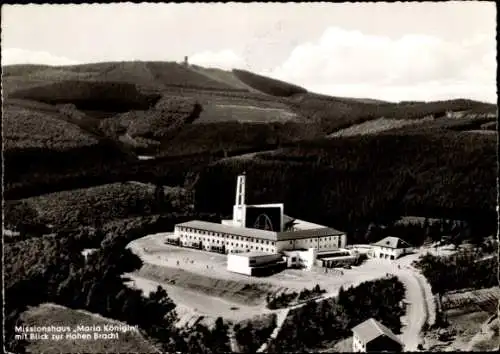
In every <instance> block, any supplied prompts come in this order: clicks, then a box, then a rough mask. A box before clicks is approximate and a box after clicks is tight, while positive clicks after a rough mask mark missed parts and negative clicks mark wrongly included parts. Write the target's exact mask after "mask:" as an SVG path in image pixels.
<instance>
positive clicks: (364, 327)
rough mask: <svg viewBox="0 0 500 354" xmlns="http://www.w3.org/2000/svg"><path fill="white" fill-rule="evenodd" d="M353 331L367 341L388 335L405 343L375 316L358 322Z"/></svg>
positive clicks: (396, 340)
mask: <svg viewBox="0 0 500 354" xmlns="http://www.w3.org/2000/svg"><path fill="white" fill-rule="evenodd" d="M352 332H353V333H355V334H356V335H357V336H358V338H359V339H361V340H362V341H364V342H365V343H368V342H371V341H372V340H374V339H375V338H378V337H380V336H386V337H389V338H390V339H392V340H393V341H395V342H398V343H399V344H401V345H403V343H402V342H401V340H400V339H399V338H398V337H397V336H396V335H395V334H394V333H393V332H392V331H391V330H390V329H389V328H387V327H386V326H384V325H383V324H382V323H380V322H378V321H376V320H375V319H374V318H370V319H368V320H366V321H365V322H362V323H360V324H358V325H357V326H356V327H354V328H353V329H352Z"/></svg>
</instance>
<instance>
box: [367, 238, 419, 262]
mask: <svg viewBox="0 0 500 354" xmlns="http://www.w3.org/2000/svg"><path fill="white" fill-rule="evenodd" d="M371 246H372V250H371V255H372V256H373V257H375V258H384V259H397V258H399V257H401V256H403V255H405V254H408V253H411V252H412V251H413V249H414V248H413V246H412V245H410V244H409V243H408V242H406V241H404V240H401V239H400V238H398V237H392V236H389V237H386V238H383V239H382V240H380V241H378V242H375V243H372V245H371Z"/></svg>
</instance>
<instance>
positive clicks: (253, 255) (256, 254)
mask: <svg viewBox="0 0 500 354" xmlns="http://www.w3.org/2000/svg"><path fill="white" fill-rule="evenodd" d="M230 255H231V256H244V257H249V258H258V257H269V256H276V257H278V256H280V255H279V254H274V253H265V252H256V251H253V252H242V253H231V254H230Z"/></svg>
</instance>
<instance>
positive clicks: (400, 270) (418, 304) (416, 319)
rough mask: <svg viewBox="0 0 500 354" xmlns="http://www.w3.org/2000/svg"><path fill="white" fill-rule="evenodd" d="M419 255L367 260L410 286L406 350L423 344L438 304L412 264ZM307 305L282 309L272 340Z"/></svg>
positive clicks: (404, 330)
mask: <svg viewBox="0 0 500 354" xmlns="http://www.w3.org/2000/svg"><path fill="white" fill-rule="evenodd" d="M419 256H420V253H417V254H413V255H409V256H406V257H403V258H401V259H399V260H397V261H393V262H391V261H387V260H378V259H369V260H368V261H367V263H369V266H370V268H371V269H372V271H374V272H377V273H379V274H380V277H383V276H385V275H386V274H387V273H389V274H393V275H395V276H397V277H398V279H399V280H400V281H401V283H402V284H403V285H404V287H405V289H406V291H405V302H406V304H407V307H406V314H405V316H404V317H403V319H402V322H403V328H402V333H401V335H399V337H400V338H401V340H402V341H403V343H404V345H405V351H417V349H418V345H419V344H420V343H422V336H421V332H422V328H423V326H424V324H425V323H426V322H428V323H429V324H433V323H434V321H435V305H434V300H433V296H432V292H431V288H430V285H429V284H428V283H427V281H426V279H425V277H423V276H422V275H421V274H420V273H419V271H418V270H417V269H415V268H414V267H412V266H411V263H412V261H413V260H415V259H417V258H418V257H419ZM398 266H399V267H398ZM353 285H354V284H353ZM334 296H337V293H336V292H334V293H329V294H327V295H326V296H324V297H323V298H320V299H317V300H316V301H317V302H321V301H324V300H325V299H327V298H330V297H334ZM303 305H304V304H301V305H297V306H294V307H291V308H287V309H282V310H280V311H281V312H280V313H279V315H278V318H277V325H276V328H275V330H274V331H273V333H272V334H271V337H270V338H269V341H270V340H271V339H273V338H276V337H277V336H278V333H279V331H280V329H281V327H282V325H283V323H284V321H285V319H286V316H287V315H288V312H289V311H290V310H291V309H292V308H296V307H300V306H303ZM269 341H268V343H269ZM268 343H266V344H264V345H263V346H262V347H261V348H260V349H259V351H258V352H264V351H265V350H266V349H267V345H268Z"/></svg>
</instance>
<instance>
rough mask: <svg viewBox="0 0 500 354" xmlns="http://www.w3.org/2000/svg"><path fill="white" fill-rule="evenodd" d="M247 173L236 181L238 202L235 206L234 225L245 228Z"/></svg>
mask: <svg viewBox="0 0 500 354" xmlns="http://www.w3.org/2000/svg"><path fill="white" fill-rule="evenodd" d="M245 179H246V176H245V173H243V174H242V175H239V176H238V179H237V180H236V201H235V203H234V206H233V223H234V225H235V226H239V227H245V214H246V204H245Z"/></svg>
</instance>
